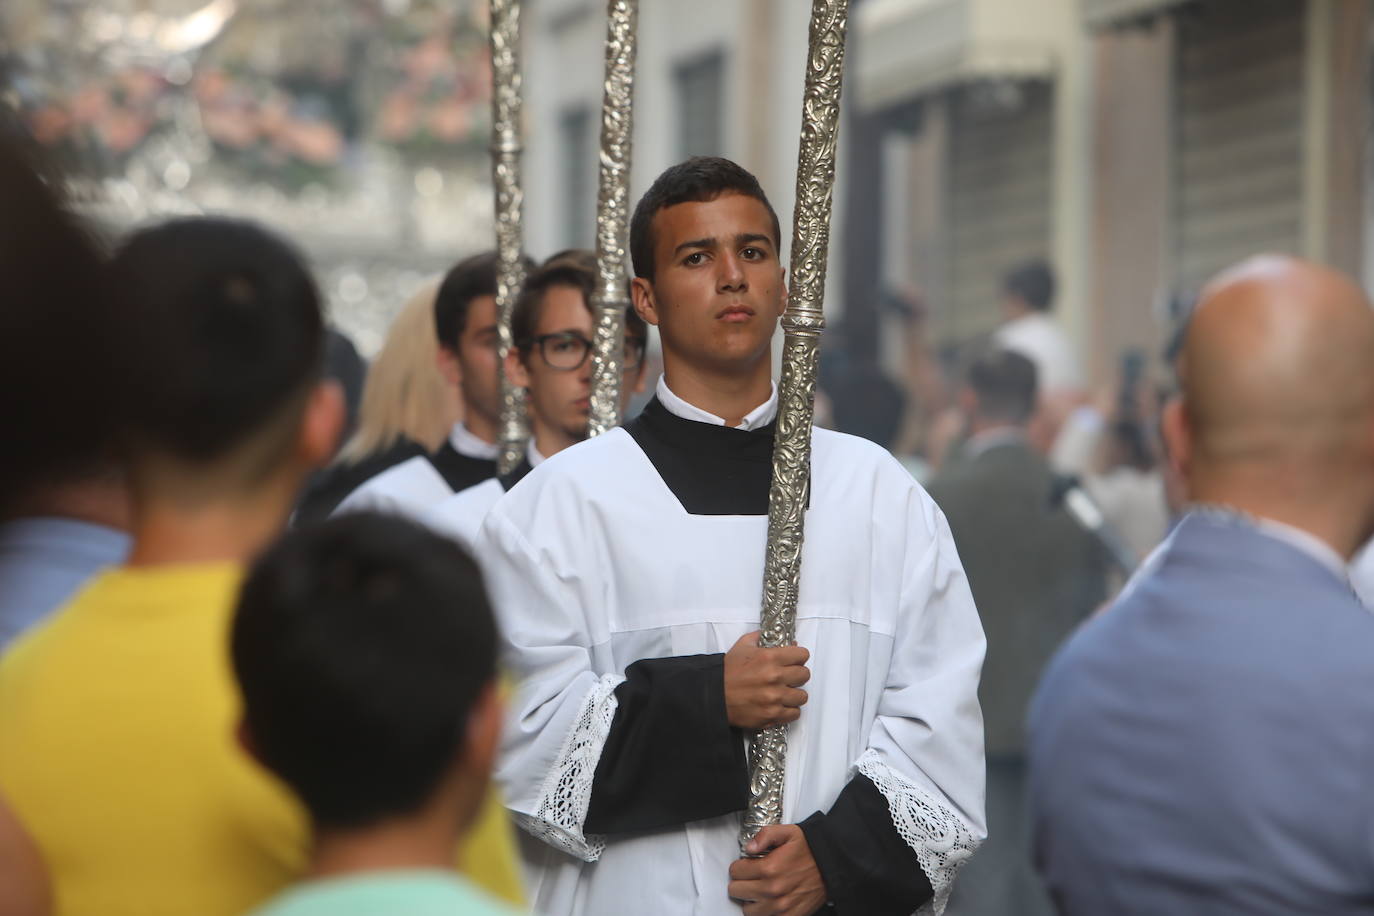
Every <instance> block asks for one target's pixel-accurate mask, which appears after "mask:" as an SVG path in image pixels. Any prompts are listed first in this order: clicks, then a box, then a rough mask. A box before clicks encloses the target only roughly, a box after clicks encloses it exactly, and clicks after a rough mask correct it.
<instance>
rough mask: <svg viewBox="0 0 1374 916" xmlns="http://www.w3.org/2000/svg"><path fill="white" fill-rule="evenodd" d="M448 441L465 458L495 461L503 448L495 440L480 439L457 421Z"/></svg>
mask: <svg viewBox="0 0 1374 916" xmlns="http://www.w3.org/2000/svg"><path fill="white" fill-rule="evenodd" d="M448 443H449V445H452V446H453V450H454V451H455V452H457V453H458V454H460V455H462V456H464V457H465V458H476V459H478V460H480V461H495V460H496V456H497V455H499V454H500V453H501V449H500V448H499V447H498V446H497V445H496V443H494V442H487V441H486V440H485V439H479V438H477V436H476V435H474V434H473V432H472V430H470V429H468V428H467V427H466V426H464V425H463V424H462V423H455V424H454V425H453V431H452V432H450V433H449V434H448Z"/></svg>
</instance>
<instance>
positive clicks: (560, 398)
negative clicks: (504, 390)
mask: <svg viewBox="0 0 1374 916" xmlns="http://www.w3.org/2000/svg"><path fill="white" fill-rule="evenodd" d="M534 337H535V340H536V343H535V345H534V346H532V347H531V348H530V350H529V353H528V355H526V356H525V357H524V359H523V360H522V362H523V365H522V367H521V368H523V369H524V375H525V378H524V379H521V378H520V377H519V374H518V373H517V374H515V375H514V381H515V382H516V384H523V386H524V387H527V388H529V391H530V407H531V408H532V409H533V410H534V412H535V414H536V415H537V416H538V417H539V418H540V419H542V420H543V421H544V422H545V423H547V424H548V425H549V426H551V427H553V428H554V429H557V430H559V431H560V432H562V433H563V435H565V436H567V437H568V438H570V439H572V440H574V441H578V440H582V439H585V438H587V415H588V413H589V412H590V410H591V394H592V361H591V360H590V359H584V360H583V361H582V364H581V365H580V366H577V367H576V368H571V369H568V368H558V366H561V365H569V364H571V362H572V361H573V360H574V359H575V357H576V352H577V351H578V350H579V349H580V347H581V344H580V342H579V341H578V340H576V339H574V338H580V339H581V340H591V339H592V313H591V312H590V311H589V310H588V309H587V304H586V302H585V301H584V300H583V298H582V291H581V290H579V289H575V288H574V287H571V286H551V287H549V289H548V290H547V291H546V292H545V293H544V301H543V303H542V304H541V305H540V308H539V321H538V322H537V323H536V324H535V326H534ZM564 338H566V339H564ZM544 353H547V354H548V357H549V359H547V360H546V359H545V358H544V355H543V354H544ZM550 360H551V361H552V362H553V363H555V364H557V365H551V364H550Z"/></svg>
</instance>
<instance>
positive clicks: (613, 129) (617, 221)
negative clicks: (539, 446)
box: [587, 0, 639, 436]
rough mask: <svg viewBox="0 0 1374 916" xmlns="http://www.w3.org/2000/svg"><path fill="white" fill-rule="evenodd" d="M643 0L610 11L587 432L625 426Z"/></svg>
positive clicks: (619, 0) (622, 0)
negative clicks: (636, 78)
mask: <svg viewBox="0 0 1374 916" xmlns="http://www.w3.org/2000/svg"><path fill="white" fill-rule="evenodd" d="M638 19H639V0H610V3H609V6H608V9H607V13H606V83H605V95H604V98H603V101H602V105H601V176H600V182H599V185H598V191H597V207H596V273H597V282H596V292H595V294H594V295H593V297H592V312H593V314H594V315H595V316H596V333H595V334H594V335H593V343H592V396H591V415H590V417H589V418H588V421H587V434H588V435H591V436H599V435H601V434H602V433H604V432H608V431H609V430H612V429H615V428H616V427H617V426H619V425H620V383H621V372H622V370H623V369H624V361H625V309H626V308H627V307H628V306H629V302H628V301H627V300H626V298H625V278H626V277H627V276H628V275H629V271H627V270H626V261H627V257H626V248H627V243H626V239H627V236H628V229H629V222H630V153H631V147H632V143H633V128H634V76H635V44H636V40H637V39H636V29H637V24H638Z"/></svg>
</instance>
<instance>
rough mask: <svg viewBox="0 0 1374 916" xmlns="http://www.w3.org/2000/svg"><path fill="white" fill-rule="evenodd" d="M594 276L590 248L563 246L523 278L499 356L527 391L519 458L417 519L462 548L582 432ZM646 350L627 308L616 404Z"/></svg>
mask: <svg viewBox="0 0 1374 916" xmlns="http://www.w3.org/2000/svg"><path fill="white" fill-rule="evenodd" d="M596 277H597V274H596V256H595V254H593V253H592V252H590V251H583V250H569V251H562V252H559V253H558V254H556V255H554V256H553V257H551V258H549V259H548V260H547V261H545V262H544V263H543V264H542V265H541V266H540V267H539V269H538V270H536V271H535V272H534V273H533V274H531V275H530V276H529V277H528V278H527V279H526V280H525V286H524V288H523V289H522V290H521V292H520V298H519V299H518V300H516V304H515V311H514V313H513V314H512V316H511V335H512V337H514V339H515V347H514V348H513V349H512V350H511V352H510V354H509V355H508V356H507V357H506V372H507V374H509V376H510V377H511V379H512V380H513V381H514V382H515V384H516V385H517V386H519V387H521V388H524V389H526V390H527V391H528V392H529V408H530V427H531V436H530V441H529V445H528V447H527V448H526V453H525V460H524V461H522V462H521V463H520V464H519V465H518V466H517V467H516V468H515V469H513V470H512V471H510V473H508V474H504V475H502V476H500V477H497V478H493V479H491V480H486V481H483V482H482V483H479V484H476V485H474V486H472V487H469V488H467V489H466V490H462V491H460V492H458V493H455V494H454V495H453V496H450V497H448V498H447V499H445V500H443V501H442V502H440V503H439V504H438V505H437V506H435V507H434V508H433V510H431V511H430V512H429V513H428V514H427V515H426V516H425V517H424V521H426V522H428V523H429V524H430V525H431V526H432V527H433V528H435V529H436V530H438V531H441V532H443V533H444V534H447V535H448V536H450V537H452V538H454V539H456V540H458V541H459V542H460V543H462V544H463V545H464V546H467V547H470V546H471V545H472V543H473V541H474V540H475V539H476V537H477V532H478V531H479V530H480V529H481V527H482V521H483V520H484V519H485V518H486V516H487V512H488V511H489V510H490V509H491V507H492V506H493V505H495V504H496V501H497V500H498V499H500V498H501V496H502V495H503V494H504V493H505V492H506V491H508V490H509V489H511V487H513V486H515V485H516V484H517V483H519V482H520V481H521V480H523V479H524V477H525V475H526V474H528V473H529V472H530V471H531V470H533V468H534V467H535V466H536V465H538V464H540V463H541V462H542V461H543V460H544V459H545V458H548V457H550V456H552V455H554V454H556V453H558V452H561V451H563V450H564V449H565V448H568V447H569V446H572V445H576V444H577V443H579V442H581V441H582V440H584V439H586V438H587V419H588V417H589V415H590V411H591V406H590V405H591V390H592V389H591V384H592V359H591V352H592V336H593V334H594V333H595V315H594V314H593V312H592V295H593V292H594V290H595V287H596ZM627 294H628V289H627ZM647 348H648V326H647V325H646V324H645V323H644V319H642V318H640V317H639V315H638V314H636V313H635V311H634V309H633V308H627V309H626V311H625V351H624V354H623V357H622V358H623V362H622V364H621V366H622V370H623V372H624V380H623V384H622V385H621V401H622V405H621V406H622V408H623V407H624V406H625V405H626V404H628V403H629V400H630V398H631V397H633V396H634V395H635V394H636V393H638V392H640V391H642V390H643V389H644V367H645V359H644V355H645V351H646V350H647Z"/></svg>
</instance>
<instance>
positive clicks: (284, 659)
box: [231, 512, 496, 829]
mask: <svg viewBox="0 0 1374 916" xmlns="http://www.w3.org/2000/svg"><path fill="white" fill-rule="evenodd" d="M231 653H232V658H233V664H234V672H235V675H236V676H237V677H238V681H239V685H240V688H241V689H242V692H243V710H244V722H245V724H246V726H247V731H248V735H249V740H250V742H251V744H252V746H253V749H254V752H255V753H256V754H257V756H258V757H259V759H260V760H261V761H262V762H263V764H265V765H266V766H267V767H268V769H270V770H272V771H273V772H274V773H276V774H277V775H278V776H279V777H281V779H282V780H283V781H285V782H286V784H287V785H289V786H290V787H291V788H292V790H294V791H295V793H296V794H297V795H298V796H299V797H300V799H301V801H302V802H304V804H305V806H306V808H307V809H308V810H309V812H310V815H311V817H312V819H313V820H314V822H315V824H316V826H317V827H320V828H324V829H357V828H363V827H367V826H370V825H372V824H375V823H377V822H378V821H381V820H384V819H386V818H389V817H395V816H400V815H405V814H410V813H413V812H415V811H416V810H418V809H420V808H421V807H423V806H424V804H425V803H426V802H427V801H428V800H429V799H430V798H431V797H432V796H433V794H434V792H435V790H436V789H437V788H438V786H439V784H440V782H441V781H442V779H443V777H444V775H445V772H446V771H447V769H448V768H449V767H450V766H451V765H452V764H453V762H454V759H455V757H456V755H457V754H458V752H459V751H460V750H461V748H462V744H463V739H464V734H465V729H466V726H467V722H468V717H469V715H470V714H471V712H472V709H473V707H474V704H475V703H476V701H477V699H478V697H479V696H480V694H481V692H482V690H483V689H484V688H485V687H486V686H487V685H488V684H489V683H490V682H491V681H492V679H493V678H494V677H495V675H496V623H495V621H494V619H493V616H492V611H491V606H490V604H489V603H488V600H487V594H486V590H485V588H484V587H483V584H482V576H481V573H480V572H479V571H478V569H477V564H476V563H475V562H474V561H473V559H472V557H471V556H469V555H468V554H467V552H466V551H464V550H463V549H462V548H461V547H459V546H458V545H457V544H456V543H455V542H453V541H451V540H448V539H447V538H443V537H440V536H439V535H436V534H434V533H432V532H430V531H429V530H428V529H426V528H424V527H423V526H421V525H418V524H416V523H414V522H411V521H408V520H406V519H402V518H400V517H397V516H394V515H380V514H374V513H366V512H360V513H353V514H349V515H345V516H340V517H337V518H332V519H329V520H326V521H324V522H321V523H319V524H317V525H307V526H304V527H302V528H298V529H295V530H293V531H291V532H289V533H288V534H287V535H286V536H285V537H283V538H282V539H281V540H280V541H278V542H277V544H276V545H275V546H273V547H272V548H270V549H269V550H268V551H267V552H266V553H265V554H263V556H262V557H261V558H260V559H259V560H258V561H257V563H256V564H254V566H253V569H252V570H251V571H250V573H249V574H248V577H247V579H246V580H245V582H244V585H243V589H242V591H241V593H240V595H239V600H238V608H237V611H236V613H235V617H234V623H233V632H232V637H231Z"/></svg>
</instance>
